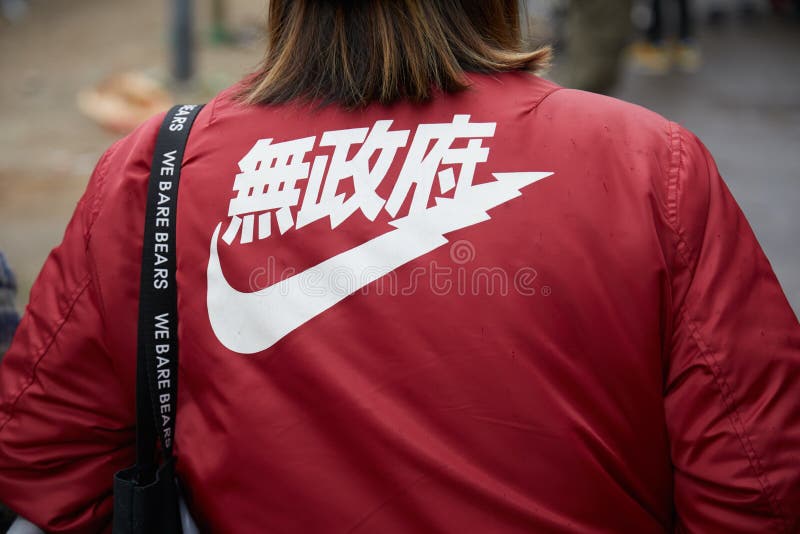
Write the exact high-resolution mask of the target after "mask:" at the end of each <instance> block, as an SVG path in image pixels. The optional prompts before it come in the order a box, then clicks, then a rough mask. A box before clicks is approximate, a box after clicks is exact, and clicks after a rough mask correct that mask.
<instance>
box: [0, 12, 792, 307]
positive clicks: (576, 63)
mask: <svg viewBox="0 0 800 534" xmlns="http://www.w3.org/2000/svg"><path fill="white" fill-rule="evenodd" d="M525 3H526V4H527V5H526V16H527V17H529V19H530V21H531V24H530V29H529V30H528V31H529V33H530V38H531V40H533V41H536V42H548V43H552V44H554V46H555V47H556V50H557V56H556V58H557V59H556V63H555V65H554V67H553V69H552V70H551V71H550V72H549V73H548V76H549V77H552V78H554V79H555V80H557V81H559V82H561V83H563V84H566V85H569V86H574V87H579V88H583V89H588V90H593V91H598V92H606V93H608V94H611V95H613V96H616V97H619V98H622V99H624V100H628V101H631V102H634V103H638V104H641V105H644V106H646V107H649V108H651V109H654V110H656V111H657V112H659V113H662V114H663V115H665V116H667V117H669V118H670V119H673V120H675V121H677V122H680V123H682V124H684V125H685V126H687V127H688V128H690V129H691V130H693V131H694V132H696V133H697V134H698V135H699V136H700V138H701V139H703V141H704V142H705V143H706V144H707V145H708V147H709V148H710V150H711V152H712V153H713V154H714V156H715V157H716V159H717V162H718V164H719V167H720V169H721V171H722V174H723V176H724V177H725V178H726V180H727V182H728V184H729V186H730V188H731V189H732V191H733V193H734V195H735V196H736V198H737V199H738V201H739V202H740V204H741V205H742V207H743V209H744V211H745V213H746V214H747V216H748V218H749V220H750V222H751V224H752V226H753V227H754V229H755V232H756V234H757V235H758V237H759V239H760V241H761V243H762V245H763V246H764V248H765V250H766V252H767V255H768V256H769V258H770V260H771V261H772V264H773V267H774V268H775V271H776V272H777V275H778V277H779V279H780V280H781V283H782V284H783V287H784V289H785V291H786V293H787V295H788V296H789V299H790V301H791V302H792V305H793V306H794V309H795V312H796V313H800V7H798V4H800V2H798V1H797V0H772V1H770V0H752V1H746V0H695V1H691V0H660V1H659V0H655V1H654V0H641V1H640V0H527V1H526V2H525ZM265 9H266V2H265V1H264V0H260V1H253V0H194V1H193V2H192V1H190V0H137V1H136V2H130V1H123V0H0V125H1V127H0V251H2V252H3V253H4V254H5V256H6V258H7V260H8V263H9V264H10V265H11V267H12V269H13V271H14V272H15V273H16V281H17V284H18V287H19V290H18V292H17V296H16V307H17V308H18V309H20V310H21V309H22V308H23V307H24V305H25V303H26V302H27V298H28V292H29V289H30V286H31V284H32V282H33V280H34V279H35V277H36V275H37V273H38V271H39V269H40V267H41V265H42V263H43V261H44V259H45V257H46V255H47V253H48V252H49V250H50V249H51V248H52V247H53V246H55V245H56V244H58V242H59V241H60V238H61V235H62V232H63V229H64V227H65V225H66V223H67V221H68V219H69V217H70V214H71V212H72V210H73V208H74V206H75V203H76V202H77V200H78V198H79V197H80V195H81V193H82V191H83V189H84V187H85V184H86V182H87V179H88V177H89V175H90V173H91V171H92V168H93V167H94V164H95V162H96V161H97V159H98V157H99V156H100V155H101V153H102V152H103V151H104V150H105V149H106V148H107V147H108V146H109V145H110V144H111V143H112V142H113V141H114V140H115V139H117V138H118V137H120V136H121V135H123V134H124V133H125V132H127V131H129V130H130V129H131V128H132V127H133V125H135V124H137V123H138V122H140V121H141V120H143V119H144V118H146V117H147V116H149V115H152V114H153V113H155V112H157V111H159V110H162V109H165V108H167V107H168V106H169V105H170V104H171V103H172V102H187V103H190V102H203V101H207V100H208V99H210V98H212V97H213V95H214V94H215V93H216V92H217V91H219V90H221V89H222V88H224V87H226V86H227V85H229V84H231V83H233V82H235V81H236V80H238V79H239V78H240V77H241V76H242V75H244V74H245V73H247V72H248V71H250V70H251V69H253V68H254V67H255V66H256V64H257V63H258V61H259V59H260V58H261V54H262V52H263V46H264V38H263V35H262V31H261V30H262V28H263V26H264V19H265ZM192 40H193V44H191V41H192Z"/></svg>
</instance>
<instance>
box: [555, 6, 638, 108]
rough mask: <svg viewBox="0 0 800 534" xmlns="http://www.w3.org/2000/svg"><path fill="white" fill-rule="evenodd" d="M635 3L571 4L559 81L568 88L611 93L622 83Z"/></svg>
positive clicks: (568, 12) (568, 11)
mask: <svg viewBox="0 0 800 534" xmlns="http://www.w3.org/2000/svg"><path fill="white" fill-rule="evenodd" d="M631 8H632V0H571V1H570V2H569V5H568V10H567V18H566V27H565V37H566V42H565V51H564V59H563V62H562V65H561V66H560V67H559V72H560V73H561V75H560V76H559V81H560V82H561V83H563V84H564V85H565V86H567V87H573V88H575V89H583V90H585V91H592V92H595V93H609V92H610V91H611V89H612V88H613V87H614V85H615V84H616V83H617V80H618V79H619V75H620V70H621V67H622V62H623V57H624V51H625V49H626V47H627V46H628V44H629V41H630V37H631V29H632V24H631Z"/></svg>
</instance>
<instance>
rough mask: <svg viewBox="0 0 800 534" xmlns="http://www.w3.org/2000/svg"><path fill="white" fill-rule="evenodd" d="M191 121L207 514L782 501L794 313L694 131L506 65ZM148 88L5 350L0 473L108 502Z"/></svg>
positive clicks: (235, 528) (573, 516) (689, 511)
mask: <svg viewBox="0 0 800 534" xmlns="http://www.w3.org/2000/svg"><path fill="white" fill-rule="evenodd" d="M472 80H473V87H472V88H471V89H470V90H468V91H466V92H463V93H460V94H454V95H440V96H438V97H437V98H436V99H435V100H433V101H432V102H430V103H429V104H425V105H412V104H409V103H397V104H395V105H391V106H381V105H373V106H371V107H369V108H367V109H364V110H362V111H356V112H352V111H345V110H342V109H340V108H338V107H336V106H328V107H324V108H322V109H314V108H310V107H305V106H301V105H299V104H292V105H284V106H263V107H245V106H243V105H240V104H237V103H236V102H235V101H234V100H233V98H232V97H231V95H232V94H233V91H228V92H224V93H222V94H221V95H220V96H219V97H217V98H216V99H215V100H213V101H212V102H211V103H210V104H209V105H207V106H206V107H205V108H204V109H203V111H202V112H201V114H200V116H199V117H198V119H197V122H196V123H195V126H194V128H193V130H192V132H191V136H190V138H189V145H188V148H187V151H186V155H185V158H184V170H183V176H182V180H181V187H180V197H179V204H180V208H179V212H178V223H177V239H178V251H177V255H178V274H177V281H178V286H179V287H178V293H179V297H178V309H179V314H180V325H179V339H180V352H179V354H180V372H179V385H178V388H179V395H178V401H179V402H178V414H177V434H176V441H175V444H176V451H177V457H178V473H179V476H180V478H181V480H182V481H183V483H184V485H185V486H186V487H187V488H188V502H189V505H190V508H191V510H192V512H193V514H194V515H195V517H196V519H197V521H198V524H199V526H200V528H201V530H202V531H204V532H215V533H229V532H236V533H243V534H251V533H252V534H256V533H258V534H260V533H265V532H268V533H355V532H359V533H361V532H365V533H381V534H394V533H412V532H413V533H434V532H448V533H490V532H491V533H495V532H496V533H501V532H502V533H521V532H547V533H549V532H565V533H566V532H569V533H572V532H580V533H583V532H586V533H595V532H606V533H611V532H614V533H636V534H646V533H656V532H699V533H726V534H730V533H739V532H748V533H756V532H758V533H762V532H797V531H798V529H799V528H800V395H798V391H800V389H798V380H800V326H799V325H798V322H797V319H796V317H795V315H794V314H793V312H792V310H791V308H790V307H789V304H788V303H787V300H786V298H785V296H784V295H783V293H782V291H781V288H780V286H779V285H778V282H777V280H776V278H775V275H774V274H773V272H772V270H771V268H770V265H769V262H768V261H767V258H766V257H765V256H764V254H763V252H762V251H761V248H760V247H759V245H758V243H757V241H756V239H755V237H754V236H753V233H752V231H751V229H750V227H749V226H748V223H747V221H746V220H745V218H744V216H743V215H742V213H741V211H740V210H739V208H738V206H737V204H736V202H735V201H734V199H733V198H732V197H731V194H730V193H729V191H728V189H727V188H726V186H725V185H724V183H723V182H722V180H721V178H720V176H719V174H718V172H717V169H716V167H715V165H714V162H713V160H712V158H711V156H710V155H709V154H708V152H707V151H706V149H705V148H704V147H703V145H702V144H701V143H700V142H699V141H698V140H697V139H696V138H695V137H694V136H693V135H692V134H691V133H689V132H687V131H686V130H684V129H683V128H681V127H680V126H678V125H676V124H673V123H670V122H668V121H666V120H664V119H663V118H661V117H659V116H658V115H656V114H654V113H651V112H649V111H646V110H644V109H642V108H639V107H635V106H632V105H629V104H625V103H622V102H619V101H616V100H613V99H610V98H606V97H602V96H597V95H593V94H588V93H582V92H578V91H573V90H567V89H562V88H559V87H557V86H555V85H553V84H551V83H549V82H547V81H544V80H542V79H540V78H537V77H535V76H532V75H528V74H518V73H512V74H503V75H498V76H492V77H490V76H478V75H476V76H473V77H472ZM161 119H162V118H161V117H156V118H154V119H152V120H151V121H149V122H147V123H146V124H144V125H143V126H142V127H140V128H139V129H138V130H137V131H136V132H134V133H133V134H131V135H130V136H128V137H126V138H125V139H123V140H121V141H119V142H118V143H116V144H115V145H114V146H113V147H112V148H110V149H109V150H108V151H107V152H106V153H105V155H104V156H103V157H102V159H101V160H100V162H99V163H98V165H97V168H96V170H95V172H94V174H93V176H92V178H91V181H90V183H89V185H88V188H87V190H86V193H85V195H84V196H83V198H82V200H81V201H80V203H79V204H78V207H77V210H76V212H75V215H74V217H73V218H72V221H71V222H70V224H69V226H68V228H67V230H66V234H65V236H64V241H63V243H62V244H61V245H60V246H59V247H58V248H56V249H55V250H54V251H53V253H52V254H51V256H50V258H49V259H48V260H47V262H46V264H45V265H44V268H43V270H42V272H41V275H40V276H39V279H38V281H37V282H36V284H35V286H34V288H33V290H32V292H31V300H30V306H29V307H28V309H27V312H26V313H25V317H24V319H23V321H22V324H21V326H20V329H19V331H18V333H17V335H16V338H15V340H14V342H13V345H12V347H11V349H10V351H9V352H8V354H7V356H6V358H5V360H4V361H3V363H2V368H1V370H0V401H1V404H0V501H2V502H5V503H7V504H8V505H9V506H10V507H11V508H12V509H14V510H16V511H17V512H19V513H20V514H21V515H23V516H24V517H27V518H28V519H30V520H31V521H33V522H34V523H36V524H38V525H40V526H42V527H43V528H44V529H45V530H48V531H50V532H75V533H83V532H108V531H109V530H110V526H109V525H110V516H111V502H112V497H111V482H112V476H113V474H114V472H115V471H117V470H118V469H121V468H124V467H127V466H128V465H130V464H131V463H133V459H134V429H133V424H134V420H135V376H136V372H135V361H136V332H137V328H136V324H137V323H136V321H137V309H138V308H137V307H138V301H137V294H138V290H139V279H140V275H139V273H140V262H141V253H142V239H143V224H144V223H143V212H144V207H145V201H146V184H147V180H148V173H149V168H150V163H151V158H152V154H153V150H154V143H155V136H156V132H157V129H158V126H159V124H160V122H161Z"/></svg>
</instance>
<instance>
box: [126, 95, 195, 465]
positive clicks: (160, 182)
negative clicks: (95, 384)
mask: <svg viewBox="0 0 800 534" xmlns="http://www.w3.org/2000/svg"><path fill="white" fill-rule="evenodd" d="M202 107H203V106H190V105H185V106H175V107H173V108H172V109H171V110H170V111H169V112H168V113H167V116H166V117H165V118H164V122H163V124H162V125H161V129H160V130H159V132H158V137H157V138H156V148H155V152H154V155H153V164H152V166H151V169H150V183H149V185H148V189H147V209H146V211H145V223H144V248H143V249H142V279H141V287H140V290H139V333H138V348H137V366H136V466H137V468H138V472H139V476H140V477H143V478H145V479H150V478H151V477H152V476H153V474H154V473H155V470H156V466H157V460H156V439H158V440H159V441H160V442H161V451H162V455H163V460H164V461H167V460H170V459H171V458H172V443H173V438H174V436H175V415H176V411H177V392H178V304H177V297H178V292H177V288H176V282H175V271H176V267H177V265H176V256H175V241H176V238H175V224H176V215H177V210H178V182H179V180H180V176H181V164H182V162H183V154H184V150H185V148H186V141H187V139H188V138H189V131H190V130H191V128H192V123H193V122H194V120H195V118H196V117H197V114H198V113H199V112H200V110H201V109H202Z"/></svg>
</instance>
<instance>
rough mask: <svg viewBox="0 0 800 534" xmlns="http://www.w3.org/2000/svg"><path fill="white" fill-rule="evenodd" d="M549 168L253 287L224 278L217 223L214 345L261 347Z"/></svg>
mask: <svg viewBox="0 0 800 534" xmlns="http://www.w3.org/2000/svg"><path fill="white" fill-rule="evenodd" d="M552 174H553V173H549V172H520V173H495V174H494V177H495V178H496V179H497V181H495V182H491V183H486V184H480V185H474V186H472V187H471V188H470V189H468V190H466V191H464V192H463V193H461V194H460V195H459V196H458V198H453V199H448V198H438V199H437V200H436V206H434V207H432V208H429V209H427V210H425V211H422V212H419V213H417V214H415V215H413V216H408V217H405V218H402V219H397V220H395V221H393V222H392V223H391V225H392V226H394V227H395V228H396V229H395V230H392V231H390V232H387V233H386V234H383V235H381V236H379V237H377V238H375V239H372V240H371V241H367V242H366V243H364V244H363V245H359V246H357V247H355V248H353V249H350V250H348V251H346V252H343V253H341V254H339V255H337V256H334V257H332V258H330V259H329V260H326V261H323V262H322V263H320V264H318V265H316V266H315V267H312V268H311V269H309V270H307V271H304V272H302V273H299V274H296V275H294V276H292V277H291V278H287V279H285V280H282V281H279V282H276V283H275V284H273V285H271V286H269V287H267V288H264V289H262V290H260V291H255V292H252V293H245V292H241V291H238V290H237V289H235V288H233V287H231V285H230V284H229V283H228V281H227V280H226V279H225V275H224V274H223V272H222V267H221V265H220V261H219V254H218V251H217V244H218V242H219V235H220V231H221V228H222V224H220V225H218V226H217V228H216V230H215V231H214V236H213V237H212V238H211V255H210V258H209V260H208V271H207V282H208V294H207V305H208V317H209V319H210V321H211V328H212V329H213V330H214V334H216V336H217V339H219V341H220V343H222V344H223V345H224V346H225V347H226V348H228V349H229V350H231V351H233V352H237V353H240V354H255V353H258V352H261V351H264V350H266V349H268V348H270V347H272V346H273V345H275V343H277V342H278V341H280V340H281V339H282V338H283V337H284V336H286V335H287V334H289V333H290V332H292V331H293V330H295V329H297V328H298V327H300V326H302V325H303V324H305V323H306V322H308V321H310V320H311V319H313V318H314V317H316V316H317V315H319V314H321V313H323V312H325V311H326V310H328V309H330V308H331V307H333V306H334V305H336V304H338V303H339V302H341V301H342V300H344V299H345V298H346V297H348V296H349V295H352V294H353V293H355V292H356V291H358V290H360V289H362V288H363V287H365V286H367V285H369V284H370V283H372V282H374V281H375V280H378V279H379V278H381V277H383V276H385V275H386V274H387V273H389V272H391V271H394V270H395V269H397V268H399V267H401V266H403V265H405V264H406V263H408V262H410V261H413V260H415V259H417V258H419V257H421V256H424V255H425V254H427V253H429V252H432V251H433V250H436V249H437V248H439V247H441V246H442V245H445V244H447V243H448V240H447V239H446V238H445V237H444V236H445V234H448V233H450V232H454V231H456V230H461V229H464V228H467V227H469V226H474V225H476V224H479V223H481V222H485V221H488V220H489V219H490V217H489V214H488V211H489V210H490V209H492V208H495V207H497V206H499V205H501V204H504V203H505V202H508V201H509V200H512V199H514V198H516V197H519V196H520V195H521V194H522V193H521V190H522V188H524V187H526V186H528V185H531V184H533V183H535V182H538V181H539V180H542V179H544V178H547V177H548V176H551V175H552ZM343 272H344V273H347V274H348V278H350V279H351V280H354V281H356V284H355V286H353V287H350V288H348V290H349V291H343V290H341V289H339V290H335V289H333V288H330V287H324V288H322V289H323V290H321V288H320V286H319V285H315V286H313V290H312V291H309V283H310V280H313V281H317V284H319V281H320V280H322V281H325V280H331V279H332V278H333V276H336V275H337V273H339V274H341V273H343ZM332 275H333V276H332Z"/></svg>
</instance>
